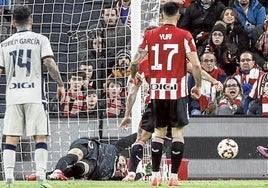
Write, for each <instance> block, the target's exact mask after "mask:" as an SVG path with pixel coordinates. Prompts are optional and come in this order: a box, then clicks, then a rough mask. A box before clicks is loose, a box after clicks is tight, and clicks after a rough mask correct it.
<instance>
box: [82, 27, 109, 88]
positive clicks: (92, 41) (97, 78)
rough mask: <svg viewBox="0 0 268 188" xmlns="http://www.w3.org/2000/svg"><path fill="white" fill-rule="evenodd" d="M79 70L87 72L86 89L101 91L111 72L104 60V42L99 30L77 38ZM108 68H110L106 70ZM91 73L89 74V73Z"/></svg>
mask: <svg viewBox="0 0 268 188" xmlns="http://www.w3.org/2000/svg"><path fill="white" fill-rule="evenodd" d="M78 55H79V61H80V63H79V69H81V70H88V71H87V75H88V76H89V77H90V75H91V77H90V78H89V77H87V81H86V82H88V83H85V84H86V85H88V86H87V87H88V88H94V89H99V90H103V87H104V83H105V81H106V78H107V74H110V73H111V72H112V68H111V67H112V66H113V64H114V63H113V62H112V64H110V65H109V64H107V63H109V62H110V61H107V60H106V58H105V57H106V48H105V41H104V39H103V37H102V36H101V32H100V31H99V30H92V31H89V32H88V33H87V34H85V35H83V36H82V37H80V38H79V54H78ZM108 67H110V68H108ZM89 71H91V72H89Z"/></svg>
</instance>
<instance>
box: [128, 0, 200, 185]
mask: <svg viewBox="0 0 268 188" xmlns="http://www.w3.org/2000/svg"><path fill="white" fill-rule="evenodd" d="M179 16H180V14H179V7H178V5H177V4H176V3H174V2H167V3H165V4H164V5H163V17H164V20H165V21H164V25H162V26H160V27H158V28H156V29H152V30H149V31H147V32H146V33H145V35H144V38H143V41H142V43H141V44H140V46H139V49H138V52H137V54H136V55H135V58H134V60H133V62H132V63H131V66H130V70H131V76H132V78H134V77H135V75H136V73H137V69H138V64H139V63H140V61H141V60H142V59H143V57H145V55H147V53H148V60H149V68H150V69H149V74H150V77H151V81H150V83H149V84H150V93H151V103H152V112H153V118H154V125H155V131H154V132H155V137H154V138H152V146H151V147H152V165H153V174H152V182H151V185H152V186H158V185H161V174H160V162H161V156H162V148H163V142H164V138H165V136H166V132H167V126H170V127H171V130H172V146H171V161H172V165H171V175H170V179H169V186H178V185H181V183H180V182H179V180H178V175H177V173H178V167H179V166H180V163H181V160H182V157H183V150H184V126H185V125H187V124H188V123H189V120H188V117H189V116H188V109H187V96H188V92H187V91H188V89H187V63H186V61H185V58H186V57H187V58H188V59H189V60H190V62H191V63H192V66H193V69H192V73H193V75H194V78H195V83H196V85H195V86H194V87H193V88H192V89H191V95H192V97H194V98H199V97H200V94H201V91H200V88H201V66H200V62H199V59H198V56H197V53H196V46H195V43H194V40H193V37H192V35H191V34H190V33H189V32H188V31H185V30H182V29H180V28H177V27H176V25H177V20H178V17H179Z"/></svg>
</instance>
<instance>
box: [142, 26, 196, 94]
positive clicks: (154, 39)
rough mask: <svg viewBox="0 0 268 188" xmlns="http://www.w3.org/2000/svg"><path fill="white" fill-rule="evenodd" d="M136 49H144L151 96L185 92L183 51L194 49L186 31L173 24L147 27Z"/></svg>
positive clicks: (193, 44)
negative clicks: (146, 53) (147, 61)
mask: <svg viewBox="0 0 268 188" xmlns="http://www.w3.org/2000/svg"><path fill="white" fill-rule="evenodd" d="M139 48H141V49H146V48H147V51H148V60H149V74H150V77H151V82H150V90H151V99H180V98H182V97H185V96H187V95H188V88H187V63H186V61H185V58H186V54H187V53H190V52H196V46H195V43H194V40H193V37H192V35H191V33H190V32H188V31H186V30H183V29H180V28H178V27H176V26H174V25H169V24H166V25H163V26H160V27H158V28H155V29H152V30H148V31H147V32H146V33H145V34H144V37H143V41H142V43H141V44H140V45H139Z"/></svg>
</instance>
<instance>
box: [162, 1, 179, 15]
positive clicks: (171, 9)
mask: <svg viewBox="0 0 268 188" xmlns="http://www.w3.org/2000/svg"><path fill="white" fill-rule="evenodd" d="M178 12H179V6H178V5H177V3H175V2H172V1H169V2H166V3H165V4H164V5H163V13H164V14H165V15H167V16H175V15H176V14H177V13H178Z"/></svg>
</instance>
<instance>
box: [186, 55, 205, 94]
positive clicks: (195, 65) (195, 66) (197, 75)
mask: <svg viewBox="0 0 268 188" xmlns="http://www.w3.org/2000/svg"><path fill="white" fill-rule="evenodd" d="M186 55H187V58H188V59H189V60H190V62H191V63H192V74H193V76H194V79H195V86H194V87H193V88H192V89H191V95H192V97H193V98H196V99H198V98H199V97H200V96H201V80H202V73H201V72H202V69H201V65H200V61H199V59H198V56H197V53H196V52H189V53H187V54H186Z"/></svg>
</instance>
